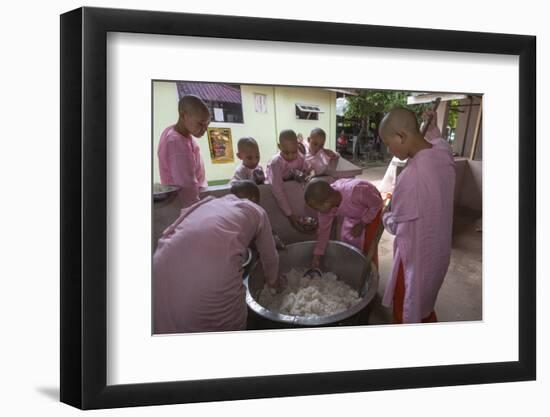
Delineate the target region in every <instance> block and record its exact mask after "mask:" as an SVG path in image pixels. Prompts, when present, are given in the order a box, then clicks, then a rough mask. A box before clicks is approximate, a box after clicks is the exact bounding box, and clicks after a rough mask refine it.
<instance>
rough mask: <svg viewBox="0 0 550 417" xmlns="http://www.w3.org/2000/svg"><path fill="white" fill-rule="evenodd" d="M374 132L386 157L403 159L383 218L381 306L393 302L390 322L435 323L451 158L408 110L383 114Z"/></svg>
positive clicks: (449, 218) (446, 239)
mask: <svg viewBox="0 0 550 417" xmlns="http://www.w3.org/2000/svg"><path fill="white" fill-rule="evenodd" d="M380 134H381V137H382V140H383V141H384V143H385V144H386V145H387V146H388V147H389V149H390V151H391V152H392V154H394V155H395V156H397V157H398V158H399V159H406V158H409V159H408V163H407V167H406V168H405V169H404V170H403V172H402V173H401V174H400V175H399V177H398V178H397V183H396V186H395V190H394V193H393V197H392V205H391V211H387V212H385V213H384V214H383V222H384V226H385V228H386V230H387V231H388V232H390V233H391V234H394V235H395V240H394V260H393V267H392V272H391V276H390V279H389V281H388V284H387V287H386V290H385V294H384V298H383V304H384V305H385V306H390V305H392V304H393V309H394V322H395V323H419V322H433V321H437V317H436V315H435V311H434V306H435V302H436V299H437V294H438V292H439V289H440V288H441V285H442V283H443V279H444V278H445V274H446V273H447V268H448V266H449V262H450V256H451V238H452V225H453V200H454V198H453V197H454V186H455V167H454V160H453V158H452V156H451V154H450V152H449V149H448V146H447V144H446V142H445V141H444V140H443V139H441V138H439V139H435V138H432V140H431V141H430V142H428V141H427V140H426V139H425V138H424V137H422V135H421V134H420V130H419V128H418V124H417V121H416V116H415V115H414V113H412V112H410V111H409V110H406V109H394V110H392V111H391V112H389V113H388V115H386V116H385V117H384V119H383V121H382V124H381V127H380Z"/></svg>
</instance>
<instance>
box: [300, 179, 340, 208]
mask: <svg viewBox="0 0 550 417" xmlns="http://www.w3.org/2000/svg"><path fill="white" fill-rule="evenodd" d="M333 192H334V189H333V188H332V187H331V186H330V184H329V183H328V182H326V181H323V180H322V179H319V178H317V179H315V178H314V179H313V180H311V181H310V182H308V184H307V185H306V190H305V193H304V198H305V200H306V203H308V205H310V204H313V206H317V205H320V204H323V203H325V202H326V201H327V200H328V199H329V197H330V196H331V195H332V193H333Z"/></svg>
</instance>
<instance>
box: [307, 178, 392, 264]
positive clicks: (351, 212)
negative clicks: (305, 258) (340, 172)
mask: <svg viewBox="0 0 550 417" xmlns="http://www.w3.org/2000/svg"><path fill="white" fill-rule="evenodd" d="M330 185H331V187H332V188H333V189H335V190H336V191H338V192H340V193H341V195H342V202H341V203H340V205H339V206H338V207H334V208H333V209H332V210H331V211H330V212H328V213H319V228H318V236H317V244H316V245H315V248H314V250H313V254H314V255H316V256H323V255H324V254H325V250H326V247H327V244H328V241H329V236H330V229H331V227H332V222H333V221H334V218H335V217H337V216H342V217H343V218H344V220H343V222H342V229H341V232H340V240H341V241H342V242H345V243H349V244H350V245H353V246H355V247H356V248H358V249H360V250H363V248H364V240H365V233H361V235H359V236H358V237H354V236H353V235H352V234H351V229H352V228H353V227H354V226H355V225H356V224H357V223H358V222H359V221H362V222H363V223H365V224H369V223H371V222H372V221H373V220H374V219H375V218H376V215H377V214H378V212H379V211H380V209H381V208H382V204H383V202H382V197H380V193H379V192H378V190H377V189H376V187H375V186H374V185H373V184H371V183H370V182H368V181H365V180H360V179H355V178H343V179H340V180H337V181H334V182H333V183H332V184H330Z"/></svg>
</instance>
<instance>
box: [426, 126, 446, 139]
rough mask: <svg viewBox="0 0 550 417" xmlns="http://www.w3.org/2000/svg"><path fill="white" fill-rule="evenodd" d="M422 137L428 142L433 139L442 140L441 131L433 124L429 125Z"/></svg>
mask: <svg viewBox="0 0 550 417" xmlns="http://www.w3.org/2000/svg"><path fill="white" fill-rule="evenodd" d="M424 137H425V138H426V140H427V141H428V142H431V141H432V140H435V139H443V136H442V135H441V131H440V130H439V128H438V127H437V126H436V125H435V124H434V123H430V127H429V128H428V131H427V132H426V135H424Z"/></svg>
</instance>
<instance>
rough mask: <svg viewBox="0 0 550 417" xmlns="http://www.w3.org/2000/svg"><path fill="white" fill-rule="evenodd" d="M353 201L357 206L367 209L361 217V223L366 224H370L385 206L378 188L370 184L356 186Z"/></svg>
mask: <svg viewBox="0 0 550 417" xmlns="http://www.w3.org/2000/svg"><path fill="white" fill-rule="evenodd" d="M352 199H353V200H354V202H355V203H356V204H359V205H361V206H362V207H365V211H364V212H363V215H362V216H361V221H362V222H363V223H365V224H369V223H371V222H372V221H373V220H374V218H375V217H376V215H377V214H378V211H379V210H380V209H381V208H382V204H383V201H382V197H381V196H380V192H379V191H378V190H377V189H376V187H374V186H373V185H369V184H358V185H356V186H355V187H354V189H353V197H352Z"/></svg>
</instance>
